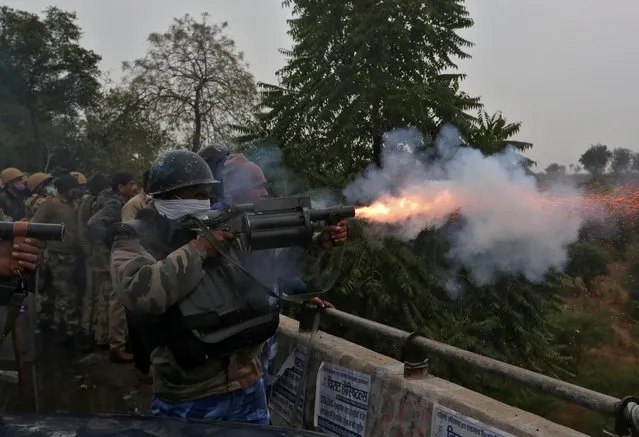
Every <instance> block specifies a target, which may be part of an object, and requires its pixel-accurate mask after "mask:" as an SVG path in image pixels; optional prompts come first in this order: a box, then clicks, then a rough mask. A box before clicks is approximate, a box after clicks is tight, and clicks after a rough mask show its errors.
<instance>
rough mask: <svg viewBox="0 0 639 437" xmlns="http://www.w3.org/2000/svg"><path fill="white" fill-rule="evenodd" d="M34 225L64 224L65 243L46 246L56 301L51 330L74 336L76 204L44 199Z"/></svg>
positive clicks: (77, 320)
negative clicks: (52, 328)
mask: <svg viewBox="0 0 639 437" xmlns="http://www.w3.org/2000/svg"><path fill="white" fill-rule="evenodd" d="M31 221H33V222H35V223H63V224H64V226H65V228H66V231H65V237H64V241H52V242H49V243H48V245H47V260H46V262H47V264H48V267H49V269H50V271H51V276H52V278H51V282H52V283H51V292H52V295H53V296H54V299H55V304H54V316H53V327H54V328H56V329H58V330H60V331H62V329H63V328H64V330H65V333H66V335H67V336H69V337H71V336H74V335H75V333H76V332H77V329H78V328H79V325H80V313H79V308H78V299H79V296H78V284H77V281H76V278H77V275H76V269H77V266H78V264H77V263H78V250H79V248H80V241H79V238H78V217H77V210H76V204H75V202H73V201H67V200H65V199H63V198H62V197H60V196H56V197H52V198H49V199H46V200H45V201H44V202H43V203H42V205H40V206H39V208H38V210H37V211H36V213H35V215H34V216H33V219H32V220H31Z"/></svg>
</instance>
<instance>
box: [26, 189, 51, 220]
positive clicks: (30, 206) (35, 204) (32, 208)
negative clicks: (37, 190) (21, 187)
mask: <svg viewBox="0 0 639 437" xmlns="http://www.w3.org/2000/svg"><path fill="white" fill-rule="evenodd" d="M49 197H50V196H43V195H41V194H34V195H33V196H31V197H29V198H28V199H27V200H26V201H25V202H24V206H25V207H26V209H27V220H31V218H32V217H33V216H34V215H35V213H36V211H37V210H38V208H40V206H42V204H43V203H44V202H45V201H46V200H47V199H48V198H49Z"/></svg>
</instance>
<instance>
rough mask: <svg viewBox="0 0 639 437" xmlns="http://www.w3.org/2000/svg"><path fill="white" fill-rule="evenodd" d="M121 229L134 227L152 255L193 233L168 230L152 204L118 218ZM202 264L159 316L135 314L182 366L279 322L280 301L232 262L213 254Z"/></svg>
mask: <svg viewBox="0 0 639 437" xmlns="http://www.w3.org/2000/svg"><path fill="white" fill-rule="evenodd" d="M120 228H121V229H123V230H124V231H125V232H126V233H129V232H130V230H133V231H134V232H135V234H137V236H138V237H139V238H140V243H141V244H142V246H143V247H144V248H145V249H146V250H147V252H149V254H151V255H152V256H153V257H154V258H155V259H157V260H161V259H164V258H166V257H167V255H169V254H170V253H171V252H172V251H174V250H176V249H178V248H179V247H181V246H182V245H184V244H186V243H187V242H188V241H190V240H191V239H192V238H194V237H195V234H194V233H193V232H192V231H184V230H177V231H172V230H171V225H170V224H169V222H168V221H167V220H165V219H164V218H162V217H160V216H159V215H158V214H157V213H156V212H155V211H153V210H151V209H145V210H142V211H141V212H140V214H138V218H137V219H136V220H133V221H129V222H125V223H122V224H121V225H120ZM127 228H128V230H126V229H127ZM129 235H134V234H129ZM236 244H237V247H232V249H231V251H230V252H231V253H230V255H231V256H232V257H236V258H237V255H238V254H241V251H242V247H241V244H242V243H241V242H239V241H237V243H234V245H233V246H235V245H236ZM202 268H203V269H204V272H205V275H204V277H203V278H202V280H201V281H200V283H199V284H198V286H197V287H196V288H195V289H194V290H193V292H192V293H191V294H190V295H189V296H188V297H187V298H186V299H184V300H183V301H182V302H180V303H179V304H177V305H174V306H172V307H171V308H169V309H168V310H167V311H166V312H165V313H164V314H162V315H160V316H139V315H135V317H136V323H137V324H139V325H140V326H141V330H142V331H143V333H142V335H143V336H144V337H145V339H146V341H145V343H147V344H148V345H149V346H148V347H149V348H150V349H151V350H153V349H155V348H156V347H158V346H161V345H165V346H167V347H168V348H169V350H170V351H171V353H172V354H173V356H174V357H175V360H176V362H177V363H178V365H179V366H180V367H182V368H183V369H185V370H189V369H193V368H196V367H198V366H201V365H203V364H204V363H206V361H207V360H210V359H217V358H222V357H226V356H228V355H229V354H230V353H232V352H233V351H235V350H237V349H241V348H245V347H250V346H257V345H259V344H260V343H262V342H264V341H266V340H267V339H268V338H269V337H271V336H272V335H274V334H275V332H276V331H277V328H278V326H279V313H280V302H279V300H276V299H274V298H272V297H271V296H269V294H268V293H267V291H266V290H265V289H264V288H263V286H261V285H259V284H257V283H256V281H255V280H254V279H252V278H250V277H248V275H246V273H244V272H242V271H241V270H240V269H239V268H238V267H237V266H235V265H233V264H232V263H231V262H229V261H227V260H225V259H223V258H219V257H218V258H216V259H207V260H205V261H204V264H203V266H202Z"/></svg>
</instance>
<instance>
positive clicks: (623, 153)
mask: <svg viewBox="0 0 639 437" xmlns="http://www.w3.org/2000/svg"><path fill="white" fill-rule="evenodd" d="M611 158H612V159H611V161H610V169H611V170H612V172H613V173H615V174H617V175H621V174H624V173H628V172H629V171H630V169H631V167H632V151H631V150H630V149H625V148H623V147H619V148H616V149H614V150H613V151H612V156H611Z"/></svg>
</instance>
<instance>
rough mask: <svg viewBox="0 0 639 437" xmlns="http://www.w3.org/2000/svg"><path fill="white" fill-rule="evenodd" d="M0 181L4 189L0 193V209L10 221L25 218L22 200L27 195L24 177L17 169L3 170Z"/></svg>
mask: <svg viewBox="0 0 639 437" xmlns="http://www.w3.org/2000/svg"><path fill="white" fill-rule="evenodd" d="M0 180H1V181H2V184H3V185H4V188H3V189H2V190H1V191H0V209H2V211H4V214H5V216H7V217H8V218H9V220H12V221H18V220H22V219H24V218H25V217H26V215H27V213H26V208H25V205H24V199H25V197H26V195H27V194H28V190H27V184H26V183H25V176H24V173H22V172H21V171H20V170H18V169H17V168H13V167H10V168H5V169H4V170H2V172H0Z"/></svg>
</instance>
